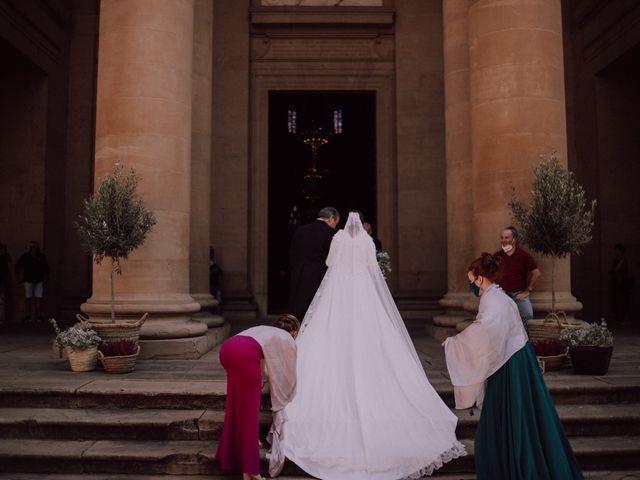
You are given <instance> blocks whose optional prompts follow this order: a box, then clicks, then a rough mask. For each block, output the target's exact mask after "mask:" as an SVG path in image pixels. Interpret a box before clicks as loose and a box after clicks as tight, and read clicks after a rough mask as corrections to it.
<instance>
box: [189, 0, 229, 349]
mask: <svg viewBox="0 0 640 480" xmlns="http://www.w3.org/2000/svg"><path fill="white" fill-rule="evenodd" d="M194 14H195V15H194V25H193V76H192V88H193V91H192V96H191V98H192V104H191V118H192V123H191V222H190V226H191V236H190V249H189V250H190V256H189V258H190V285H191V296H192V297H193V299H194V300H195V301H196V302H198V304H199V305H200V311H199V312H197V313H195V314H194V316H193V319H194V320H198V321H200V322H203V323H205V324H206V325H207V326H208V327H209V328H211V329H215V330H216V335H215V336H216V338H215V343H218V342H219V341H220V340H222V338H223V336H224V333H225V332H226V330H228V328H227V329H220V328H219V327H221V326H222V325H223V324H224V319H223V318H222V316H221V315H218V314H213V313H212V309H214V308H215V307H216V306H217V305H218V301H217V300H216V299H215V298H213V296H212V295H211V293H210V290H209V246H210V244H211V240H210V231H209V229H210V215H211V214H210V210H211V182H210V178H211V101H212V95H211V88H212V78H211V74H212V64H213V54H212V48H211V42H212V37H213V2H211V1H210V0H195V3H194ZM210 333H212V332H210Z"/></svg>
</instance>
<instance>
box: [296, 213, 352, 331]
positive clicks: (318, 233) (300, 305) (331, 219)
mask: <svg viewBox="0 0 640 480" xmlns="http://www.w3.org/2000/svg"><path fill="white" fill-rule="evenodd" d="M339 222H340V213H339V212H338V210H336V209H335V208H333V207H325V208H323V209H322V210H320V212H318V218H317V219H316V220H314V221H313V222H310V223H307V224H305V225H301V226H299V227H298V228H296V230H295V232H294V233H293V238H292V240H291V250H290V254H289V262H290V268H291V279H290V281H289V308H288V311H289V313H291V314H292V315H294V316H295V317H296V318H298V319H300V320H301V321H302V320H303V319H304V316H305V314H306V313H307V309H308V308H309V305H310V304H311V300H313V296H314V295H315V294H316V291H317V290H318V287H319V286H320V282H322V279H323V278H324V274H325V272H326V271H327V265H326V264H325V261H326V259H327V255H329V246H330V245H331V240H332V239H333V235H334V234H335V233H336V226H337V225H338V223H339Z"/></svg>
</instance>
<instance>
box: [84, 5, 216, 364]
mask: <svg viewBox="0 0 640 480" xmlns="http://www.w3.org/2000/svg"><path fill="white" fill-rule="evenodd" d="M193 19H194V7H193V0H118V1H115V0H103V1H102V2H101V8H100V40H99V41H100V44H99V55H98V92H97V105H96V111H97V113H96V115H97V119H96V148H95V182H96V185H97V184H98V183H99V182H100V181H101V179H102V178H103V176H104V175H105V174H106V173H108V172H110V171H112V170H113V167H114V165H115V164H116V163H121V164H123V165H124V166H125V168H126V169H128V168H129V167H132V168H134V169H135V170H136V172H137V173H138V174H139V176H140V177H141V181H140V184H139V191H140V194H141V195H142V197H143V199H144V201H145V202H146V204H147V206H148V208H149V209H150V210H151V211H153V213H154V215H155V216H156V218H157V225H156V226H155V227H154V229H153V231H152V233H151V234H150V236H149V237H148V239H147V241H146V242H145V244H144V245H143V246H142V247H141V248H139V249H138V250H136V251H135V252H133V254H132V255H131V256H130V257H129V259H128V260H127V261H124V262H123V264H122V269H123V274H122V275H121V276H118V277H117V278H116V303H117V305H116V311H117V313H119V314H121V315H131V316H139V315H140V314H142V313H144V312H148V313H149V315H150V316H149V320H147V322H146V323H145V325H144V326H143V329H142V332H141V334H142V335H141V338H142V339H143V340H144V342H143V346H142V349H141V355H143V356H146V357H154V356H163V357H193V356H198V355H199V354H201V351H202V347H201V343H202V342H203V341H204V337H203V334H205V333H206V331H207V326H206V325H205V324H203V323H200V322H195V321H192V320H191V316H192V314H193V313H194V312H197V311H198V310H199V309H200V305H198V303H196V302H195V301H194V300H193V298H192V297H191V296H190V295H189V234H190V226H189V224H190V187H191V92H192V80H191V79H192V75H191V72H192V49H193ZM109 296H110V290H109V267H108V266H107V265H103V266H102V267H94V276H93V296H92V297H91V298H90V299H89V300H88V301H87V303H85V304H84V305H83V311H85V312H87V313H89V314H90V316H91V317H100V316H106V315H107V314H108V311H109V299H110V298H109Z"/></svg>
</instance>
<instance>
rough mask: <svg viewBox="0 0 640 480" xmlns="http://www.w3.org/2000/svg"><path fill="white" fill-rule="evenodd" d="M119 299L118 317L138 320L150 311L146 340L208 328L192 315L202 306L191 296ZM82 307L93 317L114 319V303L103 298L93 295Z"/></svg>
mask: <svg viewBox="0 0 640 480" xmlns="http://www.w3.org/2000/svg"><path fill="white" fill-rule="evenodd" d="M116 302H117V303H116V305H115V313H116V318H117V319H120V320H125V319H126V320H131V319H138V318H140V317H141V316H142V315H143V314H145V313H148V314H149V316H148V318H147V321H146V322H145V323H144V325H142V328H141V329H140V338H141V339H143V340H146V339H172V338H193V337H200V336H202V335H204V334H205V333H206V331H207V325H205V324H203V323H200V322H194V321H192V320H191V316H192V315H193V314H194V313H196V312H198V311H199V310H200V305H199V304H198V303H196V302H194V301H193V298H191V296H189V295H184V294H174V295H167V296H166V297H165V298H162V299H157V298H149V296H146V295H145V296H140V295H136V296H132V295H129V296H124V298H122V297H121V298H117V300H116ZM80 310H82V311H83V312H84V313H86V314H88V315H89V318H90V319H96V320H106V319H110V318H111V302H110V300H105V299H103V298H99V299H94V298H90V299H89V300H87V302H86V303H83V304H82V305H81V306H80Z"/></svg>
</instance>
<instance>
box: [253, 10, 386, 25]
mask: <svg viewBox="0 0 640 480" xmlns="http://www.w3.org/2000/svg"><path fill="white" fill-rule="evenodd" d="M394 16H395V9H394V8H388V7H341V8H340V9H339V10H338V9H336V8H335V7H254V8H251V10H250V18H251V20H250V21H251V25H252V26H261V27H265V26H267V27H272V26H278V25H306V26H317V25H323V26H326V25H340V26H346V25H361V26H386V27H390V26H392V25H393V22H394Z"/></svg>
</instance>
